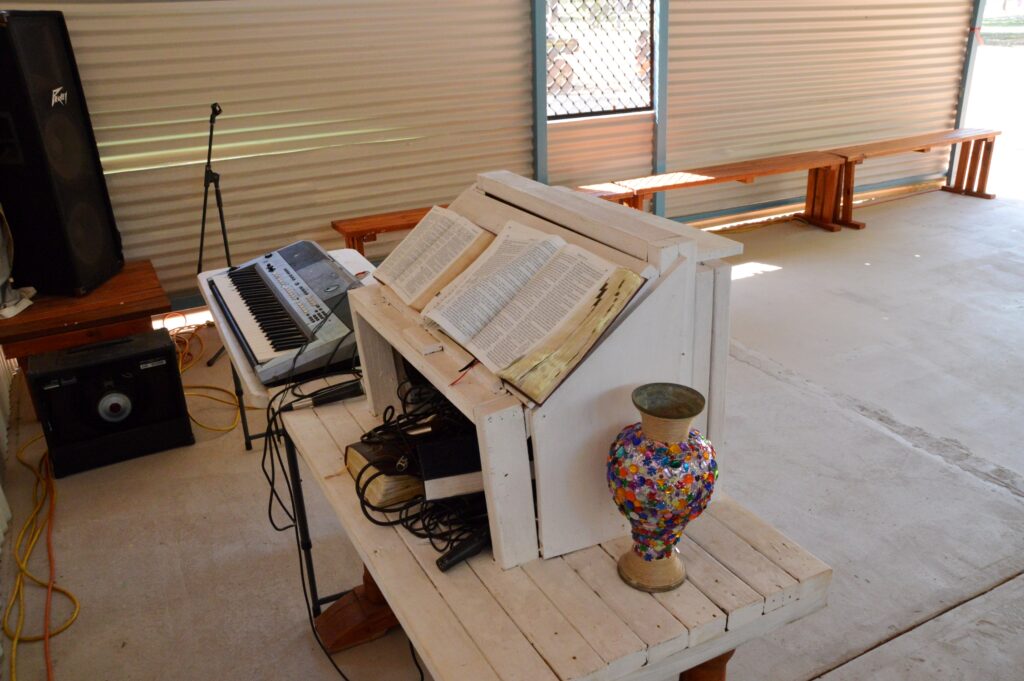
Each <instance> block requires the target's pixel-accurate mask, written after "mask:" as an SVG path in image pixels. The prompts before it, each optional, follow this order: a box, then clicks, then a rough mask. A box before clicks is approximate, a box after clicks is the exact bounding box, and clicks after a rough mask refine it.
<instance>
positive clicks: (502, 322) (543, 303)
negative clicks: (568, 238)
mask: <svg viewBox="0 0 1024 681" xmlns="http://www.w3.org/2000/svg"><path fill="white" fill-rule="evenodd" d="M616 269H618V268H617V266H616V265H614V264H613V263H611V262H608V261H607V260H605V259H604V258H602V257H600V256H598V255H595V254H593V253H591V252H590V251H587V250H586V249H583V248H580V247H579V246H574V245H567V246H565V247H564V248H562V249H561V250H559V251H558V253H557V254H555V255H554V257H552V258H550V259H549V260H548V262H547V263H546V264H545V265H544V266H543V267H542V268H540V269H539V270H538V271H537V272H536V274H534V275H533V276H532V277H531V278H530V280H529V282H527V283H526V285H525V286H523V287H521V288H520V289H519V290H518V291H517V292H516V294H515V295H514V296H513V297H512V298H511V300H509V301H508V302H507V303H506V304H505V305H504V306H503V307H502V308H501V310H500V311H499V312H498V313H497V314H496V315H494V316H493V318H492V319H491V320H490V321H489V322H488V323H487V324H486V326H484V327H482V328H481V329H480V330H479V331H478V332H477V333H476V334H474V335H473V337H472V338H471V339H470V341H469V344H468V345H466V349H467V350H469V351H470V352H472V353H473V354H474V355H475V356H476V357H477V358H478V359H479V360H480V361H481V362H483V363H484V365H485V366H486V367H487V368H488V369H490V370H491V371H494V372H495V373H497V372H499V371H501V370H502V369H505V368H506V367H508V366H509V365H511V364H512V363H513V362H515V361H516V360H517V359H519V358H520V357H522V356H523V355H525V354H526V353H528V352H529V351H530V350H531V349H532V348H533V347H535V346H537V345H538V344H539V343H541V342H542V341H543V340H544V339H545V338H547V337H549V336H550V335H551V334H553V333H554V332H555V331H556V330H557V329H558V328H559V326H561V325H562V324H563V323H565V322H566V320H567V319H569V318H570V317H572V316H574V314H576V313H577V312H578V311H579V310H581V309H582V308H585V307H587V306H592V305H593V304H594V301H595V300H596V298H597V295H598V292H599V291H600V289H601V286H602V285H603V284H604V283H605V282H606V281H607V280H608V278H609V276H611V274H612V272H614V271H615V270H616Z"/></svg>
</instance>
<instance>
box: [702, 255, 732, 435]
mask: <svg viewBox="0 0 1024 681" xmlns="http://www.w3.org/2000/svg"><path fill="white" fill-rule="evenodd" d="M707 264H708V265H709V266H711V267H712V268H713V269H714V272H715V281H714V285H715V286H714V294H713V297H712V303H711V308H712V309H711V312H712V315H711V359H710V362H709V365H710V372H709V374H708V392H707V394H706V397H707V404H708V407H707V410H706V411H707V425H706V426H705V428H706V430H705V432H706V434H707V436H708V437H709V438H711V440H712V441H713V442H724V441H725V396H726V394H727V392H728V389H727V386H726V372H727V370H728V367H729V336H730V324H731V319H730V315H729V299H730V296H731V291H732V264H730V263H728V262H726V261H724V260H712V261H709V262H708V263H707Z"/></svg>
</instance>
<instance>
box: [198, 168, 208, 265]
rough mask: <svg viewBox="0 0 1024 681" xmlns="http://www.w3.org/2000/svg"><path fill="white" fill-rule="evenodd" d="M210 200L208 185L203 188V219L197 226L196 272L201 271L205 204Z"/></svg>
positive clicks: (204, 237) (204, 239)
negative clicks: (197, 260) (197, 257)
mask: <svg viewBox="0 0 1024 681" xmlns="http://www.w3.org/2000/svg"><path fill="white" fill-rule="evenodd" d="M209 201H210V185H209V184H207V185H206V187H205V188H204V189H203V221H202V223H201V226H200V227H199V262H198V264H197V265H196V274H202V272H203V243H204V242H205V241H206V204H207V203H209Z"/></svg>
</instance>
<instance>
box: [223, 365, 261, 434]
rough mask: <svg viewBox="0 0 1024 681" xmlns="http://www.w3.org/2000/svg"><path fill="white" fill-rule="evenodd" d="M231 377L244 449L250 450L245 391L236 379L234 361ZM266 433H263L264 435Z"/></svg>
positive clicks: (236, 373)
mask: <svg viewBox="0 0 1024 681" xmlns="http://www.w3.org/2000/svg"><path fill="white" fill-rule="evenodd" d="M231 379H232V380H233V381H234V382H235V399H237V400H238V420H239V421H241V422H242V435H243V436H244V437H245V449H246V451H252V436H250V435H249V417H248V415H247V414H246V413H245V393H244V392H243V391H242V382H241V381H240V380H238V372H237V371H235V363H234V362H232V363H231ZM266 436H267V434H266V433H264V437H266Z"/></svg>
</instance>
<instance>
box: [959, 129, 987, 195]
mask: <svg viewBox="0 0 1024 681" xmlns="http://www.w3.org/2000/svg"><path fill="white" fill-rule="evenodd" d="M965 144H966V142H965ZM970 144H971V165H970V166H969V167H968V169H967V182H966V184H965V185H964V191H966V192H968V193H970V192H974V191H976V189H975V187H976V186H977V185H978V168H979V166H980V165H981V152H982V150H983V149H984V146H985V140H974V141H973V142H971V143H970Z"/></svg>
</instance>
